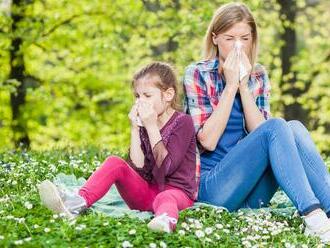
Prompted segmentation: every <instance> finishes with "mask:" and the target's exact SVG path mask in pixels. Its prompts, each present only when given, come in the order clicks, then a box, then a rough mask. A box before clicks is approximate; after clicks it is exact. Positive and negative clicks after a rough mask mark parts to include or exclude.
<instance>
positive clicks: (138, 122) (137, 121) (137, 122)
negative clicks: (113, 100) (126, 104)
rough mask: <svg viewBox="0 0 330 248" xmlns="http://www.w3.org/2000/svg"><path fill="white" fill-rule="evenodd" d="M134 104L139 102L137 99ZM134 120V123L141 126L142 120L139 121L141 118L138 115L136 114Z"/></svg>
mask: <svg viewBox="0 0 330 248" xmlns="http://www.w3.org/2000/svg"><path fill="white" fill-rule="evenodd" d="M135 104H136V105H138V104H139V100H138V99H136V101H135ZM135 122H136V125H138V126H139V127H143V124H142V121H141V119H140V117H139V116H136V119H135Z"/></svg>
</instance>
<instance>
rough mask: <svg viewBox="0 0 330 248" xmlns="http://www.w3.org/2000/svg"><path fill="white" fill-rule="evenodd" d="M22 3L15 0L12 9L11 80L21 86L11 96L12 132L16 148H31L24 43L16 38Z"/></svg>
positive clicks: (19, 38) (21, 16)
mask: <svg viewBox="0 0 330 248" xmlns="http://www.w3.org/2000/svg"><path fill="white" fill-rule="evenodd" d="M21 2H22V1H20V0H14V1H13V3H12V4H13V8H12V9H14V10H15V11H14V12H13V13H12V34H14V37H13V39H12V41H11V47H10V73H9V79H14V80H17V81H18V82H19V85H17V86H16V92H13V93H11V94H10V106H11V110H12V130H13V134H14V140H13V141H14V143H15V146H16V147H19V146H23V147H26V148H29V146H30V138H29V135H28V131H27V127H26V121H25V120H24V118H23V115H22V107H23V106H24V104H25V101H26V87H25V66H24V54H23V53H22V51H20V49H21V46H22V43H23V41H22V38H21V37H16V31H17V29H18V23H19V22H20V21H21V20H22V18H23V15H22V14H21V13H18V11H17V9H18V8H19V7H20V6H21Z"/></svg>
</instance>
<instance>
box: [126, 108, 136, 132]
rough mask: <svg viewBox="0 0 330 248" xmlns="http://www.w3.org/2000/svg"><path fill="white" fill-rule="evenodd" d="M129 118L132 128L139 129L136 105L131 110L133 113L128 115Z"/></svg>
mask: <svg viewBox="0 0 330 248" xmlns="http://www.w3.org/2000/svg"><path fill="white" fill-rule="evenodd" d="M128 118H129V119H130V121H131V126H132V128H138V123H137V118H138V112H137V105H136V104H134V105H133V106H132V108H131V111H130V112H129V114H128Z"/></svg>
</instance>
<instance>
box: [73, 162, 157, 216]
mask: <svg viewBox="0 0 330 248" xmlns="http://www.w3.org/2000/svg"><path fill="white" fill-rule="evenodd" d="M113 184H115V185H116V187H117V189H118V191H119V193H120V195H121V196H122V198H123V199H124V201H125V202H126V203H127V205H128V206H129V207H130V208H131V209H138V210H145V211H151V210H152V203H153V200H154V198H155V196H156V194H157V192H158V190H157V189H156V187H153V186H151V185H150V184H149V183H148V182H147V181H145V180H144V179H143V178H142V177H141V176H140V175H139V174H138V173H137V172H136V171H134V170H133V169H132V168H131V167H130V166H129V165H128V164H127V163H126V161H124V160H123V159H121V158H119V157H116V156H110V157H109V158H108V159H107V160H106V161H105V162H104V163H103V164H102V166H101V167H100V168H99V169H97V170H96V171H95V172H94V173H93V174H92V176H91V177H90V178H89V179H88V180H87V182H86V183H85V185H84V186H83V187H82V188H81V189H80V190H79V194H80V195H81V196H82V197H83V198H84V199H85V200H86V202H87V207H90V206H91V205H92V204H94V203H95V202H96V201H97V200H99V199H101V198H102V197H103V196H104V195H105V194H106V193H107V192H108V191H109V189H110V188H111V186H112V185H113Z"/></svg>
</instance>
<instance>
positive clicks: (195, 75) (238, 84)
mask: <svg viewBox="0 0 330 248" xmlns="http://www.w3.org/2000/svg"><path fill="white" fill-rule="evenodd" d="M257 42H258V33H257V26H256V23H255V21H254V18H253V16H252V14H251V12H250V10H249V9H248V8H247V7H246V6H245V5H244V4H241V3H231V4H227V5H225V6H223V7H221V8H219V9H218V10H217V11H216V12H215V14H214V16H213V19H212V21H211V23H210V25H209V27H208V30H207V32H206V37H205V49H204V55H205V57H204V60H203V61H200V62H197V63H194V64H192V65H190V66H188V67H187V70H186V72H185V76H184V88H185V93H186V99H185V105H186V110H187V112H188V113H189V114H190V115H191V116H192V118H193V121H194V125H195V129H196V133H197V141H198V143H199V145H200V147H201V177H200V186H199V194H198V200H199V201H203V202H208V203H211V204H214V205H218V206H224V207H226V208H228V209H229V210H231V211H234V210H237V209H239V208H245V207H250V208H259V207H262V206H265V205H267V204H268V203H269V201H270V199H271V198H272V196H273V195H274V193H275V192H276V190H277V189H278V187H279V186H280V187H281V188H282V189H283V191H284V192H285V193H286V194H287V195H288V196H289V198H290V199H291V201H292V202H293V204H294V205H295V206H296V208H297V209H298V211H299V213H300V214H301V215H302V216H303V218H304V221H305V224H306V229H305V233H306V234H312V235H316V236H318V237H320V238H321V240H322V241H324V242H329V241H330V221H329V220H328V218H327V214H328V216H330V176H329V173H328V171H327V168H326V166H325V164H324V162H323V161H322V158H321V156H320V155H319V153H318V152H317V150H316V147H315V145H314V143H313V141H312V140H311V138H310V135H309V133H308V131H307V130H306V128H305V127H304V126H303V124H301V123H300V122H299V121H289V122H286V121H285V120H283V119H280V118H270V108H269V92H270V84H269V80H268V76H267V72H266V71H265V69H264V68H263V67H262V66H261V65H259V64H255V61H256V55H257V47H258V43H257Z"/></svg>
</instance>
